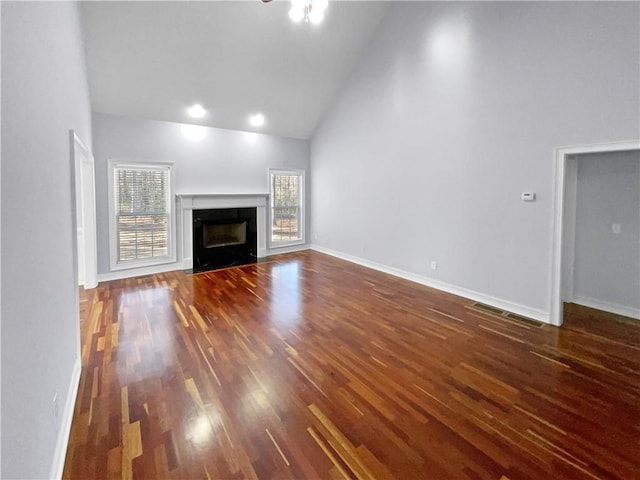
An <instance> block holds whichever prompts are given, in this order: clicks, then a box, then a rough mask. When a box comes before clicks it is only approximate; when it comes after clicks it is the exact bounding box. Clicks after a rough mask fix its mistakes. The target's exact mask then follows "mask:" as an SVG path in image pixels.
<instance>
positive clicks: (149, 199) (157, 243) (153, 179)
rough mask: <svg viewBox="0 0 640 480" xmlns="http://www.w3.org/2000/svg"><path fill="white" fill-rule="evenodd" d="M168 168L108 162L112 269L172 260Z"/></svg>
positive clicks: (173, 257) (166, 166) (169, 173)
mask: <svg viewBox="0 0 640 480" xmlns="http://www.w3.org/2000/svg"><path fill="white" fill-rule="evenodd" d="M172 167H173V166H172V165H170V164H150V163H122V162H115V161H111V162H109V206H110V209H109V213H110V215H109V217H110V218H109V222H110V223H109V227H110V228H109V234H110V237H111V269H112V270H119V269H124V268H134V267H141V266H149V265H158V264H162V263H170V262H174V261H175V248H174V244H175V235H174V234H173V232H174V228H173V201H172V198H173V195H172V190H173V188H172V182H173V178H172V173H173V172H172Z"/></svg>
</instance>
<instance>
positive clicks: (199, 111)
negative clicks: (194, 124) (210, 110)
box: [187, 103, 207, 118]
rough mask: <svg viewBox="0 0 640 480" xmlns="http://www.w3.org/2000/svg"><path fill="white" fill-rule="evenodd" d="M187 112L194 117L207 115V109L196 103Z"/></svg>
mask: <svg viewBox="0 0 640 480" xmlns="http://www.w3.org/2000/svg"><path fill="white" fill-rule="evenodd" d="M187 113H188V114H189V115H191V116H192V117H193V118H202V117H204V116H205V115H206V113H207V111H206V110H205V109H204V108H202V105H200V104H199V103H196V104H195V105H193V106H192V107H190V108H189V110H187Z"/></svg>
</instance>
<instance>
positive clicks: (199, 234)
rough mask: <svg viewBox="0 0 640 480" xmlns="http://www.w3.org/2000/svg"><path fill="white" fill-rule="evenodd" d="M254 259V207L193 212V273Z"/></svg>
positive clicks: (242, 263) (255, 243)
mask: <svg viewBox="0 0 640 480" xmlns="http://www.w3.org/2000/svg"><path fill="white" fill-rule="evenodd" d="M256 260H257V227H256V209H255V208H215V209H206V210H193V271H194V272H202V271H205V270H214V269H216V268H224V267H231V266H234V265H247V264H250V263H255V262H256Z"/></svg>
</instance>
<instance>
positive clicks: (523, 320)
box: [472, 302, 544, 328]
mask: <svg viewBox="0 0 640 480" xmlns="http://www.w3.org/2000/svg"><path fill="white" fill-rule="evenodd" d="M472 307H473V308H474V309H476V310H480V311H482V312H485V313H490V314H492V315H497V316H499V317H503V318H505V319H508V320H513V321H514V322H519V323H524V324H525V325H529V326H530V327H537V328H541V327H543V326H544V323H542V322H538V321H537V320H532V319H530V318H527V317H523V316H522V315H517V314H515V313H511V312H507V311H506V310H501V309H499V308H497V307H492V306H491V305H485V304H484V303H480V302H476V303H474V304H473V305H472Z"/></svg>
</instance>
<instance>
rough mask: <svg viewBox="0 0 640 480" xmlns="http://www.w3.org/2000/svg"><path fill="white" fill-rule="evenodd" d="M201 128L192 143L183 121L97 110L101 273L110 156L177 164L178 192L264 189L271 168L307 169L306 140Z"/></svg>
mask: <svg viewBox="0 0 640 480" xmlns="http://www.w3.org/2000/svg"><path fill="white" fill-rule="evenodd" d="M202 128H204V129H205V130H206V136H205V138H204V139H203V140H202V141H199V142H193V141H189V140H187V139H186V138H185V137H184V135H183V134H182V132H181V124H179V123H171V122H161V121H153V120H137V119H132V118H127V117H122V116H117V115H108V114H101V113H94V115H93V144H94V148H93V154H94V157H95V160H96V210H97V222H98V273H99V274H105V273H108V272H109V216H108V208H107V207H108V204H107V162H108V160H109V159H120V160H122V159H126V160H140V161H163V162H174V163H175V174H176V193H266V192H268V191H269V180H268V169H269V168H270V167H286V168H298V169H304V170H307V171H308V170H309V141H307V140H297V139H293V138H285V137H276V136H272V135H260V134H245V132H239V131H235V130H222V129H218V128H209V127H202ZM307 179H308V176H307ZM307 181H308V180H307ZM308 191H309V189H308V188H307V192H308ZM307 197H308V198H309V194H308V193H307ZM308 203H309V202H308V201H307V211H308V210H309V205H308ZM308 223H309V222H307V225H308ZM306 238H307V239H308V238H309V236H308V235H307V237H306Z"/></svg>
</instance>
